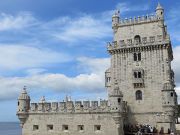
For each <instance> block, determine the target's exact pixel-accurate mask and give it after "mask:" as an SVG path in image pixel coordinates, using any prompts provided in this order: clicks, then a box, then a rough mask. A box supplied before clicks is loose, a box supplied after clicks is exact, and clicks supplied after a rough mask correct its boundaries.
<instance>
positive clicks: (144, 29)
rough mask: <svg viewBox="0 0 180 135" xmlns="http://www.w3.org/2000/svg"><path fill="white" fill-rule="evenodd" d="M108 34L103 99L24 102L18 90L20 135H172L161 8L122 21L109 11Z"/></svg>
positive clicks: (173, 99)
mask: <svg viewBox="0 0 180 135" xmlns="http://www.w3.org/2000/svg"><path fill="white" fill-rule="evenodd" d="M112 29H113V34H114V38H113V41H112V42H111V43H110V42H109V43H108V44H107V51H108V53H109V54H110V56H111V66H110V67H109V69H107V70H106V71H105V87H106V89H107V92H108V100H101V101H75V102H73V101H71V100H66V101H63V102H52V103H50V102H46V101H45V99H44V98H42V99H41V100H40V101H39V102H38V103H30V97H29V96H28V94H27V92H26V88H24V89H23V91H22V93H21V94H20V96H19V98H18V109H17V116H18V118H19V120H20V123H21V127H22V134H23V135H81V134H83V135H96V134H99V135H124V134H125V133H126V132H130V131H129V130H128V128H130V127H133V126H135V125H136V126H137V125H144V124H148V125H150V126H151V127H153V128H154V129H156V130H155V131H156V132H157V133H159V132H161V133H168V132H169V131H170V130H171V131H173V132H176V130H175V123H176V122H177V94H176V92H175V90H174V87H175V83H174V72H173V70H172V68H171V61H172V60H173V52H172V46H171V40H170V36H169V34H168V32H167V26H166V25H165V22H164V9H163V7H162V6H161V5H160V4H158V6H157V8H156V10H155V14H154V15H146V16H142V17H140V16H138V17H134V18H125V19H122V18H121V17H120V14H119V12H115V14H114V15H113V16H112ZM130 125H131V126H130ZM155 131H153V132H155Z"/></svg>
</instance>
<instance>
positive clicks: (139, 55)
mask: <svg viewBox="0 0 180 135" xmlns="http://www.w3.org/2000/svg"><path fill="white" fill-rule="evenodd" d="M138 61H141V53H138Z"/></svg>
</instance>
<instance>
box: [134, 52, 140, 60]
mask: <svg viewBox="0 0 180 135" xmlns="http://www.w3.org/2000/svg"><path fill="white" fill-rule="evenodd" d="M133 55H134V61H141V53H134V54H133Z"/></svg>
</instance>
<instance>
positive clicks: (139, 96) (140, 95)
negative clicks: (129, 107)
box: [136, 90, 142, 100]
mask: <svg viewBox="0 0 180 135" xmlns="http://www.w3.org/2000/svg"><path fill="white" fill-rule="evenodd" d="M136 100H142V91H140V90H137V91H136Z"/></svg>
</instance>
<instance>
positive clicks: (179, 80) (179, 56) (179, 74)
mask: <svg viewBox="0 0 180 135" xmlns="http://www.w3.org/2000/svg"><path fill="white" fill-rule="evenodd" d="M179 52H180V46H176V47H174V48H173V55H174V60H173V62H172V67H173V70H174V72H175V80H176V84H179V85H180V70H179V69H180V53H179Z"/></svg>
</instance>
